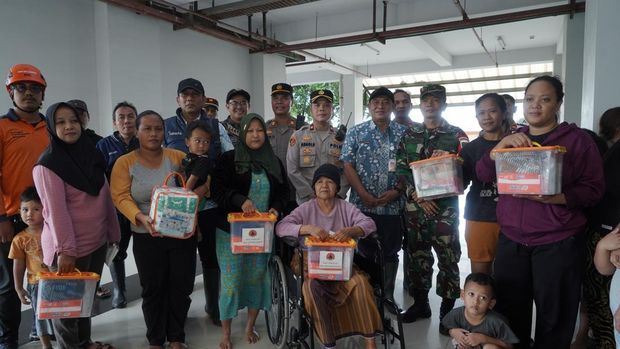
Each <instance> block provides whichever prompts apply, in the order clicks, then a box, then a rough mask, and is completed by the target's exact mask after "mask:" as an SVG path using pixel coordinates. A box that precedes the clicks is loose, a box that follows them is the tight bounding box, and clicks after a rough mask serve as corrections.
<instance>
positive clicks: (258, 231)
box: [241, 228, 265, 247]
mask: <svg viewBox="0 0 620 349" xmlns="http://www.w3.org/2000/svg"><path fill="white" fill-rule="evenodd" d="M241 245H244V246H260V247H262V246H265V228H243V229H241Z"/></svg>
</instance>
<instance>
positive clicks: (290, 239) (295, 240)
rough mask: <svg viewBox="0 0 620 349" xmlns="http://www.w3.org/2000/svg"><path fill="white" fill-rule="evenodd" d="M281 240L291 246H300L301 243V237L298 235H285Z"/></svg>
mask: <svg viewBox="0 0 620 349" xmlns="http://www.w3.org/2000/svg"><path fill="white" fill-rule="evenodd" d="M280 240H281V241H283V242H284V243H285V244H287V245H288V246H290V247H299V245H300V243H299V237H297V236H284V237H281V238H280Z"/></svg>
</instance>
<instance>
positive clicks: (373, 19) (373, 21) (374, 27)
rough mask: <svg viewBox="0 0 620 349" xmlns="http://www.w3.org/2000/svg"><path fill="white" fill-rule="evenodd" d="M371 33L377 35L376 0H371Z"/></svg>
mask: <svg viewBox="0 0 620 349" xmlns="http://www.w3.org/2000/svg"><path fill="white" fill-rule="evenodd" d="M372 35H377V0H372Z"/></svg>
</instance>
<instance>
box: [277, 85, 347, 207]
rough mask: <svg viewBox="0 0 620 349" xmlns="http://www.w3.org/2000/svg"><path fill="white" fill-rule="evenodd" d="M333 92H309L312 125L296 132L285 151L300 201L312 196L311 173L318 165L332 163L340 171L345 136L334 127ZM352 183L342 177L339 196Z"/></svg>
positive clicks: (341, 195)
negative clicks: (331, 121) (332, 123)
mask: <svg viewBox="0 0 620 349" xmlns="http://www.w3.org/2000/svg"><path fill="white" fill-rule="evenodd" d="M333 100H334V94H333V93H332V92H331V91H330V90H316V91H312V93H310V102H311V103H312V124H311V125H306V126H303V127H302V128H300V129H299V130H298V131H295V133H293V135H292V136H291V138H290V140H289V146H288V152H287V153H286V167H287V172H288V177H289V179H290V181H291V183H293V186H294V187H295V191H296V197H297V204H299V205H301V204H302V203H304V202H306V201H308V200H310V199H312V198H313V197H314V191H313V190H312V187H311V183H312V176H313V174H314V171H315V170H316V169H317V168H319V166H321V165H323V164H326V163H330V164H334V165H336V167H338V168H339V169H340V170H341V174H342V168H343V163H342V161H340V152H341V151H342V143H343V141H344V137H338V139H336V138H337V137H336V134H337V130H336V129H335V128H333V127H332V126H331V124H330V123H329V120H330V119H331V117H332V111H333V105H332V101H333ZM347 191H349V183H348V182H347V180H346V178H345V176H341V177H340V191H339V192H338V196H340V197H341V198H345V197H346V195H347Z"/></svg>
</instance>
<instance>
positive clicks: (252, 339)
mask: <svg viewBox="0 0 620 349" xmlns="http://www.w3.org/2000/svg"><path fill="white" fill-rule="evenodd" d="M245 339H246V340H247V341H248V343H250V344H254V343H256V342H258V341H259V340H260V335H259V334H258V332H257V331H256V329H255V328H254V327H252V328H251V329H249V330H247V329H246V331H245Z"/></svg>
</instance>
